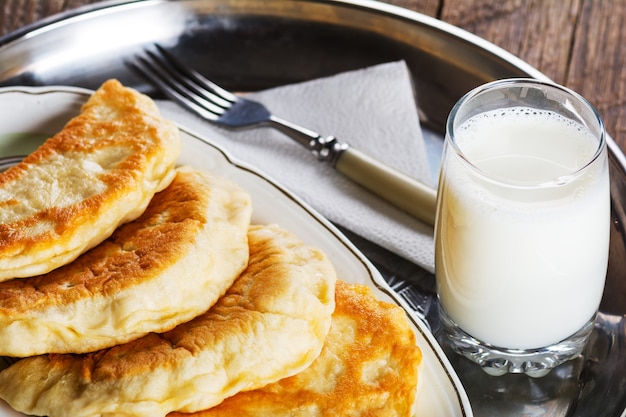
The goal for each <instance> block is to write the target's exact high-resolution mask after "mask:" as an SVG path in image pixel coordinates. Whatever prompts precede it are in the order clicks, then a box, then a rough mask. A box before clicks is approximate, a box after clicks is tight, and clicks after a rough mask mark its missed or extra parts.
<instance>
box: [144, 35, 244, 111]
mask: <svg viewBox="0 0 626 417" xmlns="http://www.w3.org/2000/svg"><path fill="white" fill-rule="evenodd" d="M154 46H155V47H156V49H157V50H158V51H159V53H160V54H161V57H162V58H163V59H164V60H165V61H167V63H168V64H169V65H171V66H172V67H173V68H176V70H178V72H179V73H181V74H184V75H186V76H187V78H189V79H192V80H194V81H195V82H196V83H197V84H198V85H199V86H200V87H202V88H203V89H204V90H206V91H209V92H212V93H214V94H215V95H217V96H218V97H220V98H222V99H223V100H226V101H228V102H230V103H231V104H232V103H234V102H235V101H237V96H236V95H234V94H233V93H231V92H230V91H228V90H225V89H223V88H222V87H220V86H219V85H217V84H215V83H214V82H213V81H211V80H208V79H207V78H205V77H203V76H202V75H201V74H200V73H199V72H197V71H194V70H193V69H191V68H189V67H187V66H185V65H183V64H181V62H180V61H178V60H177V59H176V58H175V57H174V56H173V55H172V54H171V53H170V52H169V51H168V50H167V49H165V48H164V47H162V46H161V45H159V44H158V43H155V44H154Z"/></svg>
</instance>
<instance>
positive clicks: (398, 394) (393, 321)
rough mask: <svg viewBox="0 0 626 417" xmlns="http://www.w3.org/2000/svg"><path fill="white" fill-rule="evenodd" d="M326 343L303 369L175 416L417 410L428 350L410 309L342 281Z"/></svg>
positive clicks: (387, 415)
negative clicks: (417, 337) (413, 324)
mask: <svg viewBox="0 0 626 417" xmlns="http://www.w3.org/2000/svg"><path fill="white" fill-rule="evenodd" d="M335 300H336V308H335V312H334V314H333V318H332V322H331V328H330V332H329V333H328V336H327V337H326V341H325V343H324V348H323V350H322V353H321V354H320V356H319V357H318V358H317V359H316V360H315V361H314V362H313V364H312V365H311V366H310V367H309V368H307V369H305V370H304V371H303V372H301V373H299V374H297V375H294V376H292V377H289V378H285V379H283V380H280V381H278V382H276V383H274V384H270V385H267V386H265V387H263V388H261V389H258V390H254V391H248V392H241V393H239V394H237V395H235V396H233V397H231V398H227V399H226V400H225V401H224V402H223V403H221V404H220V405H218V406H216V407H214V408H211V409H208V410H205V411H201V412H198V413H193V414H191V415H190V414H182V413H172V414H170V415H169V416H168V417H232V416H237V417H337V416H351V417H369V416H376V417H409V416H411V415H413V413H412V408H413V405H414V404H413V403H414V401H415V393H416V391H417V381H418V367H419V364H420V362H421V358H422V355H421V351H420V349H419V348H418V347H417V346H416V344H415V343H416V342H415V335H414V334H413V331H412V329H411V327H410V323H409V321H408V319H407V316H406V313H405V312H404V310H402V309H401V308H400V307H398V306H396V305H393V304H389V303H385V302H382V301H379V300H377V299H376V297H375V296H374V295H373V294H372V291H371V290H370V289H369V288H368V287H365V286H362V285H358V284H347V283H345V282H343V281H341V280H338V281H337V287H336V298H335Z"/></svg>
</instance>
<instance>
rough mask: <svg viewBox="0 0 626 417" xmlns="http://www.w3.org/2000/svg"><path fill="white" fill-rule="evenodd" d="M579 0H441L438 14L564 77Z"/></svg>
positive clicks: (546, 71)
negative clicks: (441, 5)
mask: <svg viewBox="0 0 626 417" xmlns="http://www.w3.org/2000/svg"><path fill="white" fill-rule="evenodd" d="M579 11H580V0H562V1H561V0H548V1H542V0H514V1H499V0H444V3H443V7H442V10H441V15H440V18H441V20H444V21H446V22H448V23H451V24H453V25H455V26H458V27H461V28H463V29H465V30H467V31H469V32H471V33H473V34H475V35H478V36H480V37H482V38H484V39H486V40H488V41H490V42H492V43H494V44H496V45H498V46H500V47H501V48H503V49H505V50H507V51H508V52H511V53H512V54H513V55H516V56H518V57H520V58H521V59H523V60H524V61H526V62H527V63H529V64H530V65H532V66H534V67H535V68H537V69H538V70H540V71H541V72H543V73H544V74H546V75H547V76H548V77H550V78H551V79H552V80H554V81H556V82H558V83H561V84H563V83H564V82H565V81H566V74H567V68H568V62H569V57H570V53H571V45H572V41H573V37H574V30H575V27H576V25H575V24H576V19H577V16H578V14H579Z"/></svg>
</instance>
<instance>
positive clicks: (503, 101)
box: [435, 79, 610, 377]
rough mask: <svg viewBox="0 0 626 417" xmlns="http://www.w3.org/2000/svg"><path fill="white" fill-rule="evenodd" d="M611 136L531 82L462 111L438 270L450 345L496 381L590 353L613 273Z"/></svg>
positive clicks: (575, 104)
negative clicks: (591, 337)
mask: <svg viewBox="0 0 626 417" xmlns="http://www.w3.org/2000/svg"><path fill="white" fill-rule="evenodd" d="M609 229H610V195H609V173H608V162H607V149H606V133H605V131H604V125H603V123H602V120H601V118H600V116H599V115H598V113H597V111H596V110H595V109H594V108H593V107H592V106H591V104H590V103H589V102H588V101H587V100H585V99H584V98H583V97H581V96H580V95H579V94H577V93H575V92H573V91H571V90H569V89H567V88H565V87H562V86H559V85H556V84H552V83H548V82H542V81H537V80H532V79H506V80H499V81H495V82H492V83H488V84H485V85H483V86H480V87H478V88H476V89H474V90H472V91H470V92H469V93H468V94H466V95H465V96H464V97H463V98H462V99H461V100H460V101H459V102H458V103H457V104H456V105H455V106H454V108H453V109H452V111H451V113H450V115H449V118H448V121H447V126H446V139H445V146H444V153H443V160H442V168H441V175H440V180H439V188H438V199H437V220H436V226H435V265H436V269H435V272H436V279H437V291H438V297H439V301H440V310H441V319H442V328H443V331H444V336H445V338H446V340H447V343H449V344H450V346H451V347H452V348H453V350H454V351H456V352H457V353H459V354H462V355H464V356H466V357H467V358H469V359H471V360H472V361H474V362H476V363H478V364H479V365H480V366H481V367H483V369H484V370H485V371H486V372H488V373H489V374H492V375H502V374H504V373H526V374H528V375H530V376H533V377H540V376H543V375H545V374H547V373H548V372H549V371H550V370H551V369H552V368H554V367H555V366H557V365H559V364H561V363H563V362H565V361H567V360H570V359H573V358H575V357H577V356H578V355H580V354H581V352H582V350H583V348H584V346H585V344H586V341H587V339H588V338H589V335H590V333H591V331H592V329H593V325H594V320H595V316H596V313H597V311H598V307H599V305H600V300H601V298H602V293H603V289H604V281H605V276H606V270H607V263H608V251H609Z"/></svg>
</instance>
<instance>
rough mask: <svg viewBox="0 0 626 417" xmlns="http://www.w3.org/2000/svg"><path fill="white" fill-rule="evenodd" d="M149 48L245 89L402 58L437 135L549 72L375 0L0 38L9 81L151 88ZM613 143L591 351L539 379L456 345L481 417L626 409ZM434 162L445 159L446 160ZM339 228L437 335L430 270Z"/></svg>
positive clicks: (247, 4)
mask: <svg viewBox="0 0 626 417" xmlns="http://www.w3.org/2000/svg"><path fill="white" fill-rule="evenodd" d="M153 42H160V43H162V44H165V45H167V46H171V47H172V48H174V50H175V52H176V54H177V55H178V56H179V57H180V58H181V59H182V60H184V61H185V62H187V63H189V64H190V65H193V66H194V67H195V68H197V69H199V70H200V71H201V72H203V73H205V74H207V75H209V76H210V77H211V78H213V79H215V80H216V81H217V82H219V83H221V84H223V85H224V86H225V87H228V88H231V89H234V90H238V91H253V90H259V89H264V88H268V87H273V86H277V85H282V84H287V83H292V82H298V81H303V80H307V79H312V78H317V77H321V76H325V75H330V74H334V73H338V72H342V71H346V70H351V69H356V68H361V67H365V66H369V65H373V64H377V63H382V62H388V61H393V60H398V59H404V60H405V61H406V62H407V64H408V66H409V68H410V70H411V72H412V75H413V78H414V82H415V90H416V93H417V96H418V101H419V107H420V117H421V120H422V123H423V126H424V127H425V128H426V129H427V130H428V133H429V135H428V137H429V138H430V139H431V140H433V138H434V141H435V142H437V141H440V140H441V137H442V133H443V129H444V121H445V118H446V117H447V114H448V111H449V110H450V108H451V107H452V105H453V104H454V102H455V101H456V100H458V99H459V98H460V97H461V96H462V95H463V94H464V93H465V92H467V91H468V90H470V89H471V88H473V87H475V86H477V85H479V84H481V83H484V82H487V81H490V80H493V79H498V78H507V77H526V76H528V77H534V78H540V79H546V77H545V76H544V75H543V74H541V73H539V72H538V71H536V70H535V69H533V68H532V67H530V66H529V65H527V64H525V63H524V62H522V61H521V60H519V59H518V58H516V57H514V56H512V55H510V54H508V53H506V52H504V51H503V50H501V49H499V48H497V47H495V46H493V45H492V44H490V43H488V42H486V41H484V40H482V39H480V38H477V37H475V36H473V35H471V34H469V33H467V32H465V31H462V30H460V29H458V28H455V27H452V26H449V25H446V24H444V23H442V22H440V21H437V20H435V19H432V18H428V17H425V16H423V15H420V14H417V13H414V12H410V11H408V10H405V9H401V8H397V7H393V6H390V5H387V4H384V3H379V2H375V1H368V0H317V1H316V0H292V1H287V0H264V1H255V0H211V1H208V0H184V1H171V2H168V1H159V0H154V1H152V0H148V1H140V2H132V3H125V2H121V3H120V2H104V3H98V4H96V5H95V6H90V7H86V8H82V9H79V10H77V11H73V12H71V13H68V14H64V15H59V16H55V17H53V18H50V19H47V20H45V21H43V22H39V23H37V24H35V25H32V26H30V27H26V28H24V29H23V30H21V31H19V32H16V33H12V34H9V35H7V36H4V37H2V38H0V86H9V85H55V84H57V85H72V86H79V87H86V88H91V89H93V88H96V87H97V86H99V85H100V84H101V83H102V82H103V81H104V80H105V79H108V78H112V77H115V78H118V79H120V80H121V81H122V82H123V83H125V84H128V85H132V86H134V87H136V88H138V89H140V90H142V91H145V92H148V93H150V94H153V93H154V91H152V90H151V89H150V88H149V86H147V85H146V84H145V83H143V82H142V81H141V80H140V79H139V78H137V77H136V76H135V75H134V74H132V73H131V72H129V71H128V70H127V68H126V66H125V60H126V59H128V58H129V57H130V56H131V55H133V54H134V53H136V52H138V51H139V50H140V49H141V48H142V47H143V46H145V45H147V44H150V43H153ZM25 111H27V110H25ZM0 117H2V116H1V115H0ZM609 146H610V151H611V152H610V169H611V175H612V179H611V183H612V188H611V195H612V215H613V223H612V230H611V252H610V260H609V271H608V276H607V284H606V290H605V294H604V298H603V302H602V306H601V314H600V316H599V320H598V325H597V327H596V329H595V332H594V335H593V339H592V343H591V344H590V346H589V348H588V349H587V351H586V353H585V356H584V357H582V358H580V359H579V360H577V361H573V362H569V363H567V364H565V365H563V366H561V367H560V368H558V369H556V370H555V371H553V372H552V373H551V374H549V375H548V376H547V377H545V378H541V379H530V378H528V377H525V376H520V375H509V376H505V377H489V376H487V375H486V374H484V373H483V372H482V371H480V370H479V369H477V368H476V367H475V366H474V365H472V364H471V363H469V362H467V361H466V360H465V359H462V358H459V357H457V356H455V355H454V354H451V353H449V352H447V353H448V356H449V358H450V361H451V362H452V364H453V366H454V367H455V369H456V371H457V373H458V375H459V376H460V378H461V380H462V381H463V383H464V386H465V389H466V390H467V393H468V395H469V397H470V401H471V403H472V408H473V412H474V415H476V416H500V415H502V416H518V415H519V416H522V415H523V416H543V417H545V416H594V417H600V416H620V415H621V416H623V417H626V318H625V313H626V237H625V235H624V225H625V220H626V212H625V210H624V196H626V158H625V157H624V155H623V153H622V152H621V151H620V150H619V149H618V147H617V146H616V145H615V143H614V142H613V141H612V140H609ZM433 159H434V162H438V161H437V160H436V159H437V155H435V156H434V157H433ZM344 232H345V233H346V234H347V235H348V236H349V237H350V238H351V239H352V240H353V241H354V242H355V244H356V245H357V246H358V247H359V248H360V249H361V250H362V251H363V252H364V253H365V254H366V255H367V256H368V257H369V258H370V259H371V260H372V261H373V262H374V263H375V264H376V265H377V266H378V268H379V269H380V271H381V272H382V273H383V275H384V276H385V278H386V279H387V280H388V281H389V282H391V283H392V285H393V286H395V288H397V289H398V290H399V291H402V289H403V288H404V287H405V286H406V285H407V283H409V284H411V285H414V286H416V287H417V288H418V289H419V291H420V293H421V295H422V297H420V298H421V299H420V301H419V303H418V304H419V305H417V306H416V307H417V308H418V309H419V310H420V312H422V313H424V314H425V315H426V318H427V320H428V321H429V323H430V325H431V328H432V329H433V331H434V332H435V333H436V331H437V328H438V317H437V309H436V308H435V306H436V299H435V297H434V278H433V277H432V276H431V275H430V274H429V273H427V272H426V271H423V270H421V269H420V268H418V267H416V266H415V265H412V264H410V263H409V262H407V261H405V260H403V259H400V258H398V257H396V256H394V255H393V254H390V253H388V252H386V251H384V250H382V249H380V248H378V247H376V246H375V245H372V244H371V243H369V242H367V241H365V240H363V239H361V238H359V237H358V236H356V235H354V234H352V233H351V232H350V231H344ZM444 349H445V345H444Z"/></svg>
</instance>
